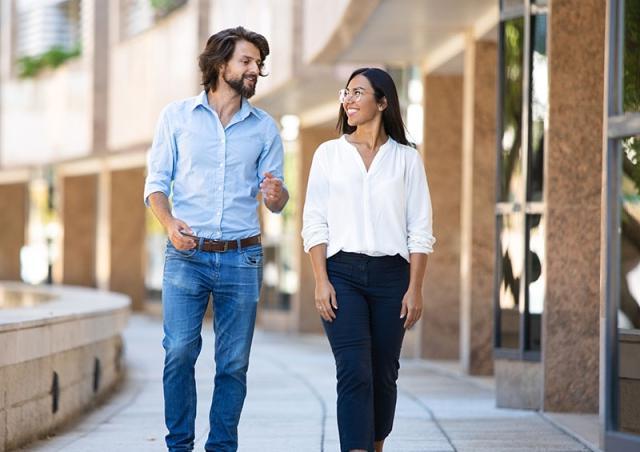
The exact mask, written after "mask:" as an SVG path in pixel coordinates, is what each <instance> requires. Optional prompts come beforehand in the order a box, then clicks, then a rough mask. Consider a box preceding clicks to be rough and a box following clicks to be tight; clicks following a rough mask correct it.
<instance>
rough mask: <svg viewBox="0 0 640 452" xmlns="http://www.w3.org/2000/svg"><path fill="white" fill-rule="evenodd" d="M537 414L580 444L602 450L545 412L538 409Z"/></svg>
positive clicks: (593, 451)
mask: <svg viewBox="0 0 640 452" xmlns="http://www.w3.org/2000/svg"><path fill="white" fill-rule="evenodd" d="M536 414H537V415H538V416H540V418H542V419H543V420H544V421H546V422H547V424H549V425H551V426H552V427H553V428H555V429H556V430H558V431H559V432H561V433H564V434H565V435H567V436H569V437H571V438H572V439H573V440H574V441H577V442H578V443H580V445H582V446H584V447H586V448H587V450H588V451H589V452H602V450H601V449H598V448H596V449H594V448H593V447H592V445H591V444H589V443H588V442H587V441H586V440H585V439H583V438H581V437H580V435H577V434H576V433H574V432H572V431H571V430H570V429H568V428H566V427H563V426H562V425H560V424H558V423H557V422H556V421H554V420H553V419H551V418H550V417H549V416H547V415H546V414H545V413H543V412H541V411H536Z"/></svg>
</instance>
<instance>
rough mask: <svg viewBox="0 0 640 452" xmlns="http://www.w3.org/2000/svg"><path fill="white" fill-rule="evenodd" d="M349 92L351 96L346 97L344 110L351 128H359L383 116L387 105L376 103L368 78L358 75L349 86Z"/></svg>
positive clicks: (343, 105)
mask: <svg viewBox="0 0 640 452" xmlns="http://www.w3.org/2000/svg"><path fill="white" fill-rule="evenodd" d="M347 90H348V93H349V94H348V95H347V96H345V98H344V101H343V102H342V108H344V111H345V113H346V114H347V123H348V124H349V125H350V126H352V127H357V126H359V125H361V124H364V123H367V122H369V121H371V120H373V119H375V118H376V117H377V116H379V115H382V111H383V110H384V106H385V105H383V104H380V103H378V102H376V97H375V94H374V91H373V87H372V86H371V83H369V79H367V77H365V76H363V75H356V76H355V77H353V78H352V79H351V81H350V82H349V84H348V85H347ZM358 98H359V99H358Z"/></svg>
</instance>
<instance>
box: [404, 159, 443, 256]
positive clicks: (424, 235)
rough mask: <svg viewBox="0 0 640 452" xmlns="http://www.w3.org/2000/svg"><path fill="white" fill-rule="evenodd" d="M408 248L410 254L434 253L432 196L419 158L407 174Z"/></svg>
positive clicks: (412, 163)
mask: <svg viewBox="0 0 640 452" xmlns="http://www.w3.org/2000/svg"><path fill="white" fill-rule="evenodd" d="M407 176H408V177H407V179H406V183H407V248H408V249H409V253H424V254H431V253H433V245H434V244H435V242H436V239H435V237H434V236H433V219H432V211H431V196H430V194H429V185H428V183H427V175H426V173H425V170H424V165H423V164H422V161H421V160H420V158H419V156H416V158H415V159H412V162H411V164H410V167H409V169H408V174H407Z"/></svg>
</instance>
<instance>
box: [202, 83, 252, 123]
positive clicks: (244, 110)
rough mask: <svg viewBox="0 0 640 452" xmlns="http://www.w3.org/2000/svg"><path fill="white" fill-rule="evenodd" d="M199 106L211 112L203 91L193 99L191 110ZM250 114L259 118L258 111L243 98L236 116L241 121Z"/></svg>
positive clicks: (205, 93)
mask: <svg viewBox="0 0 640 452" xmlns="http://www.w3.org/2000/svg"><path fill="white" fill-rule="evenodd" d="M199 105H202V106H203V107H205V108H208V109H209V110H211V106H210V105H209V98H208V97H207V92H206V91H205V90H202V92H201V93H200V94H199V95H197V96H196V97H194V99H193V104H192V106H191V109H192V110H195V109H196V108H197V107H198V106H199ZM251 113H253V114H254V115H255V116H256V117H258V118H259V117H260V114H259V112H258V110H257V109H256V108H255V107H254V106H253V105H251V103H250V102H249V101H248V100H247V99H246V98H244V97H243V98H242V103H241V104H240V110H239V112H238V113H236V114H239V115H240V118H241V120H242V119H245V118H246V117H247V116H249V115H250V114H251Z"/></svg>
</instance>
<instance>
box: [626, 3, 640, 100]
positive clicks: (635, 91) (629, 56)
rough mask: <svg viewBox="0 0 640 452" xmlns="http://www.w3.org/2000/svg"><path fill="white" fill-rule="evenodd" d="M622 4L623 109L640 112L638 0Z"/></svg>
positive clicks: (639, 24) (639, 6) (639, 20)
mask: <svg viewBox="0 0 640 452" xmlns="http://www.w3.org/2000/svg"><path fill="white" fill-rule="evenodd" d="M624 5H625V11H624V85H623V90H624V94H623V99H624V101H623V102H624V111H629V112H640V0H625V2H624Z"/></svg>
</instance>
